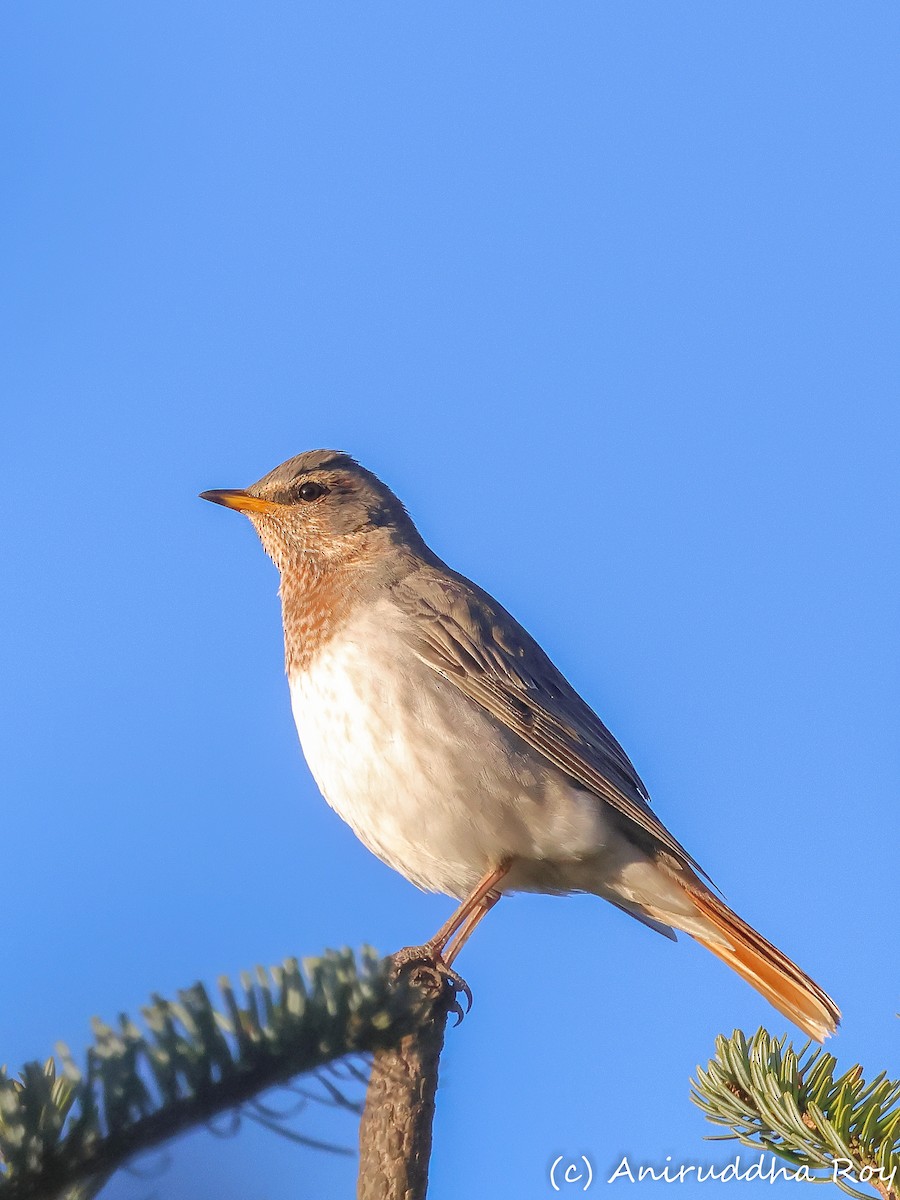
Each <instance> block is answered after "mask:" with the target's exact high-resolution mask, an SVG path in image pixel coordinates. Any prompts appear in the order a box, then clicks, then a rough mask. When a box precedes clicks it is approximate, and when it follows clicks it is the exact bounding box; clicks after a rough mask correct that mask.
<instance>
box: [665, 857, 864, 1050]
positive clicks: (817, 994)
mask: <svg viewBox="0 0 900 1200" xmlns="http://www.w3.org/2000/svg"><path fill="white" fill-rule="evenodd" d="M698 882H699V881H698ZM679 883H681V886H682V887H684V890H685V891H686V892H687V893H688V895H689V896H690V898H691V900H692V901H693V903H694V905H695V906H696V908H697V912H698V913H699V915H700V916H701V917H702V918H703V921H702V924H707V925H709V926H711V928H710V930H709V936H707V935H706V933H705V931H702V930H701V929H699V928H698V925H700V924H701V923H698V925H694V923H693V922H691V923H690V925H691V927H690V928H688V929H687V930H686V932H688V933H690V935H691V936H692V937H693V938H696V940H697V941H698V942H699V943H700V944H701V946H705V947H706V948H707V950H711V951H712V952H713V954H715V955H716V956H717V957H718V958H721V959H722V960H723V961H724V962H726V963H728V965H729V967H731V968H732V969H733V970H735V971H737V973H738V975H740V976H741V978H742V979H746V981H747V982H748V983H749V984H750V985H751V986H752V987H755V988H756V990H757V991H758V992H761V993H762V994H763V995H764V996H765V998H766V999H767V1000H768V1001H769V1002H770V1003H771V1004H774V1005H775V1007H776V1008H777V1009H778V1011H779V1012H782V1013H784V1015H785V1016H786V1017H789V1018H790V1020H792V1021H793V1022H794V1024H795V1025H797V1026H799V1028H800V1029H802V1030H803V1032H804V1033H806V1034H807V1035H808V1036H809V1037H811V1038H815V1040H816V1041H817V1042H821V1041H823V1040H824V1039H825V1038H826V1037H828V1035H829V1034H831V1033H834V1032H835V1031H836V1030H837V1027H838V1023H839V1021H840V1019H841V1010H840V1009H839V1008H838V1006H837V1005H836V1004H835V1002H834V1001H833V1000H832V999H831V997H830V996H829V995H827V994H826V993H825V992H823V991H822V989H821V988H820V987H819V985H818V984H817V983H814V982H813V980H812V979H810V977H809V976H808V975H807V974H806V973H805V972H804V971H801V970H800V968H799V967H798V966H797V964H796V963H793V962H791V960H790V959H789V958H788V957H787V955H786V954H782V953H781V951H780V950H778V949H776V947H775V946H773V945H772V943H771V942H767V941H766V939H765V938H764V937H763V936H762V935H761V934H759V933H757V932H756V930H755V929H752V928H751V927H750V926H749V925H748V924H747V922H746V921H742V920H741V918H740V917H739V916H738V915H737V913H735V912H732V911H731V909H730V908H729V907H728V905H727V904H723V903H722V901H721V900H719V899H718V897H716V896H714V895H713V893H712V892H711V891H709V889H708V888H706V887H704V885H703V884H700V886H699V887H696V886H693V887H687V886H685V884H684V883H683V882H682V881H681V880H679Z"/></svg>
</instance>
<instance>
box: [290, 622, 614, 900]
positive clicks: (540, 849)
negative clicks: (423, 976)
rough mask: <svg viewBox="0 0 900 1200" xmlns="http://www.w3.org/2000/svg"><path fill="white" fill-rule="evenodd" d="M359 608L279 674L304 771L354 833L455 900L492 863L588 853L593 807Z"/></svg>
mask: <svg viewBox="0 0 900 1200" xmlns="http://www.w3.org/2000/svg"><path fill="white" fill-rule="evenodd" d="M378 615H379V614H370V616H369V619H367V620H366V621H362V622H358V623H357V624H356V625H355V626H354V627H351V628H350V629H349V630H345V631H342V633H341V635H339V636H338V637H335V638H334V639H332V641H331V642H329V643H328V644H327V645H326V646H325V647H324V648H323V649H322V651H321V652H320V653H319V654H318V655H317V657H316V658H315V659H314V660H313V662H312V664H311V665H310V666H309V667H308V668H307V669H306V670H305V671H303V672H302V673H297V674H295V675H294V676H293V677H292V678H291V679H290V681H289V682H290V689H291V703H292V708H293V713H294V720H295V722H296V724H297V730H298V733H299V735H300V741H301V743H302V745H303V751H304V754H305V755H306V760H307V762H308V764H309V768H310V770H311V772H312V774H313V776H314V778H315V780H316V783H317V784H318V785H319V788H320V789H321V791H322V794H323V795H324V796H325V799H326V800H327V801H328V803H329V804H330V805H331V807H332V808H334V809H335V811H336V812H337V813H338V814H339V815H340V816H341V817H342V818H343V819H344V820H345V821H346V822H347V823H348V825H350V826H351V828H352V829H353V830H354V831H355V832H356V834H357V836H358V837H359V838H360V840H361V841H362V842H363V843H364V844H365V845H366V846H368V847H369V849H370V850H372V851H373V852H374V853H375V854H377V855H378V856H379V857H380V858H381V859H383V860H384V861H385V862H387V863H388V864H389V865H390V866H392V867H394V868H395V869H396V870H398V871H400V872H401V873H402V874H403V875H405V876H406V877H407V878H408V879H410V880H411V881H412V882H413V883H415V884H417V885H418V886H419V887H422V888H425V889H427V890H429V891H441V892H445V893H447V894H449V895H455V896H463V895H465V894H466V893H467V892H468V891H469V890H470V889H471V888H472V887H473V886H474V885H475V884H476V883H477V882H478V880H479V879H480V878H481V877H482V876H483V874H484V873H485V872H486V871H487V870H489V869H491V867H493V866H494V865H496V863H497V862H498V861H499V860H500V858H503V857H507V856H512V857H516V858H522V859H525V860H529V859H530V860H535V859H537V860H541V859H544V858H547V857H554V856H558V855H559V854H560V853H562V855H563V856H564V857H565V856H567V855H568V854H572V855H575V856H578V855H584V854H590V853H595V852H596V851H597V850H599V849H601V848H602V846H603V845H604V842H605V840H606V833H607V831H606V829H605V823H604V822H603V819H602V816H601V814H600V811H599V806H598V805H597V802H596V801H595V800H593V799H591V798H588V797H587V796H586V795H585V794H584V793H578V792H577V791H575V790H574V789H573V788H572V787H571V785H570V784H569V783H568V781H567V780H565V779H564V778H563V777H562V776H561V775H560V774H559V772H557V771H556V770H555V768H552V767H550V766H549V764H545V763H544V762H543V760H542V759H541V758H540V756H538V755H537V754H536V753H535V752H533V751H530V750H528V749H527V747H525V746H524V743H521V742H519V740H518V739H517V738H515V736H514V735H512V734H509V733H508V731H505V730H503V729H502V728H501V727H500V726H499V725H498V724H497V723H496V722H495V721H494V720H493V718H491V717H490V716H489V715H488V714H487V713H485V712H483V711H482V710H481V709H480V708H479V707H478V706H477V705H475V704H474V703H473V702H471V701H469V700H468V699H467V698H466V697H465V696H463V695H462V693H460V692H459V690H458V689H457V688H456V687H455V686H454V685H453V684H451V683H449V682H447V681H446V680H443V679H442V678H441V677H440V676H439V675H438V674H437V673H436V672H434V671H433V670H432V669H431V668H430V667H428V666H426V665H425V664H424V663H422V662H421V661H420V660H419V659H418V658H417V657H416V655H415V654H414V653H413V652H412V651H411V650H410V649H409V646H408V644H407V643H405V642H404V640H403V639H402V638H401V637H400V636H399V635H397V634H393V633H392V632H391V630H390V623H389V621H386V620H385V617H384V614H381V618H382V619H381V620H377V619H375V618H377V617H378Z"/></svg>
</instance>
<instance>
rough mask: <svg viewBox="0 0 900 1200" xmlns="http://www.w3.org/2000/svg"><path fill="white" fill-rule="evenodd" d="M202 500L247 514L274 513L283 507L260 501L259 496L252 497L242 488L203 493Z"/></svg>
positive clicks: (267, 501) (271, 501)
mask: <svg viewBox="0 0 900 1200" xmlns="http://www.w3.org/2000/svg"><path fill="white" fill-rule="evenodd" d="M200 499H201V500H211V501H212V502H213V504H224V505H225V507H226V508H236V509H237V510H238V512H246V513H272V512H277V510H278V509H280V508H282V507H283V505H281V504H276V503H275V501H274V500H260V498H259V497H258V496H251V495H250V493H249V492H245V491H243V490H242V489H241V488H232V489H227V488H226V489H224V490H222V491H213V492H201V493H200Z"/></svg>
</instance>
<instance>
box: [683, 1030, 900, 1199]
mask: <svg viewBox="0 0 900 1200" xmlns="http://www.w3.org/2000/svg"><path fill="white" fill-rule="evenodd" d="M836 1066H837V1060H836V1059H835V1058H834V1056H833V1055H831V1054H828V1053H827V1052H826V1051H824V1050H823V1049H822V1048H821V1047H819V1046H814V1045H813V1044H812V1043H811V1042H807V1043H806V1044H805V1045H804V1046H803V1047H802V1048H801V1049H800V1050H799V1051H796V1050H794V1048H793V1046H791V1045H789V1044H787V1037H786V1036H785V1037H782V1038H780V1039H776V1038H773V1037H772V1036H771V1035H770V1034H769V1033H767V1032H766V1030H765V1029H759V1030H757V1032H756V1033H755V1034H754V1035H753V1037H752V1038H751V1039H750V1041H749V1042H748V1041H747V1039H746V1037H745V1036H744V1034H743V1033H742V1032H741V1031H740V1030H738V1029H736V1030H735V1031H734V1033H733V1034H732V1036H731V1037H730V1038H726V1037H719V1038H717V1039H716V1056H715V1058H713V1059H711V1060H710V1062H709V1065H708V1066H707V1068H706V1070H705V1071H704V1070H702V1069H700V1068H699V1067H698V1068H697V1078H696V1080H693V1081H692V1091H691V1098H692V1100H693V1101H694V1103H695V1104H697V1105H698V1106H699V1107H700V1108H701V1109H702V1110H703V1112H704V1113H705V1114H706V1116H707V1118H708V1119H709V1120H710V1121H712V1122H713V1124H715V1125H724V1126H726V1127H728V1128H729V1129H730V1130H731V1133H730V1134H726V1135H724V1137H726V1138H728V1137H733V1138H737V1139H738V1140H739V1141H740V1142H742V1143H743V1144H744V1145H745V1146H752V1147H754V1148H756V1149H761V1150H764V1151H768V1152H769V1153H772V1154H776V1155H778V1156H779V1157H780V1158H783V1159H785V1160H786V1161H787V1162H789V1163H791V1164H792V1165H793V1166H794V1167H795V1168H797V1169H798V1171H799V1174H798V1176H797V1177H798V1178H807V1179H810V1180H813V1179H818V1180H819V1181H830V1182H834V1183H836V1184H837V1185H838V1187H840V1188H842V1189H843V1190H844V1191H845V1192H847V1193H848V1194H849V1195H851V1196H855V1197H857V1198H858V1200H872V1193H871V1192H864V1191H860V1190H859V1185H868V1186H869V1187H870V1188H872V1189H873V1190H874V1192H875V1193H876V1194H877V1195H878V1196H879V1197H881V1198H882V1200H900V1081H896V1080H890V1079H888V1078H887V1077H886V1075H885V1073H884V1072H882V1073H881V1074H880V1075H878V1076H876V1078H875V1079H873V1080H872V1082H871V1083H869V1084H867V1083H866V1081H865V1080H864V1079H863V1072H862V1067H859V1066H855V1067H851V1068H850V1070H849V1071H845V1072H844V1074H843V1075H840V1076H838V1077H837V1078H835V1074H834V1072H835V1068H836ZM804 1169H805V1170H804ZM823 1172H824V1173H823Z"/></svg>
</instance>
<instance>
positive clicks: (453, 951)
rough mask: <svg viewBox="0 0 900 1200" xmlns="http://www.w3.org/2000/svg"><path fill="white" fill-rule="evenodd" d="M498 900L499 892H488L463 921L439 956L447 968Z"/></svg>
mask: <svg viewBox="0 0 900 1200" xmlns="http://www.w3.org/2000/svg"><path fill="white" fill-rule="evenodd" d="M499 899H500V893H499V892H494V891H491V892H488V893H487V895H486V896H485V897H484V898H483V899H482V901H481V903H480V904H479V905H478V907H477V908H473V909H472V911H471V912H470V913H469V915H468V916H467V917H466V919H465V920H464V921H463V923H462V925H460V927H459V929H458V930H457V931H456V937H455V938H454V939H453V941H452V942H450V943H449V945H448V946H447V948H446V949H445V950H444V953H443V955H442V956H441V957H442V958H443V960H444V962H445V963H446V964H447V966H448V967H449V966H452V964H453V960H454V959H455V958H456V956H457V954H459V952H460V950H462V948H463V946H464V945H465V944H466V942H467V941H468V940H469V938H470V937H471V935H472V933H473V932H474V929H475V926H476V925H478V924H479V922H480V921H481V918H482V917H486V916H487V914H488V913H489V912H490V911H491V909H492V908H493V907H494V905H495V904H496V903H497V901H498V900H499Z"/></svg>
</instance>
